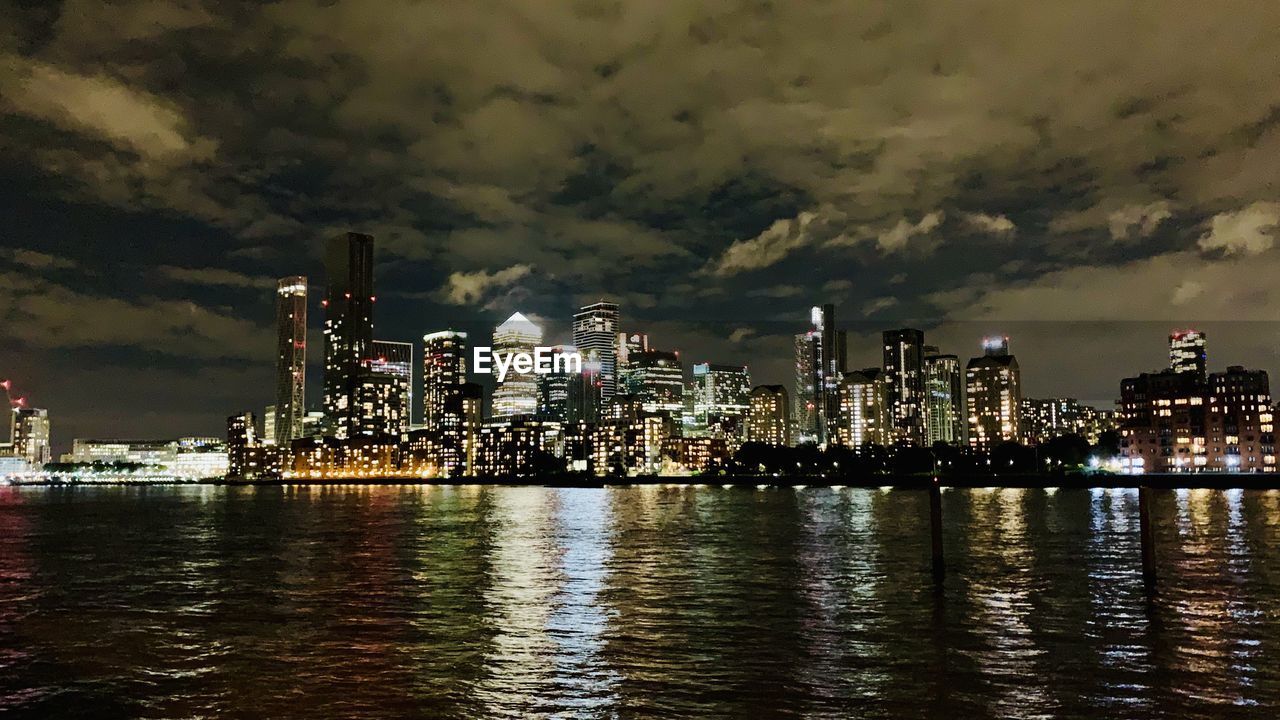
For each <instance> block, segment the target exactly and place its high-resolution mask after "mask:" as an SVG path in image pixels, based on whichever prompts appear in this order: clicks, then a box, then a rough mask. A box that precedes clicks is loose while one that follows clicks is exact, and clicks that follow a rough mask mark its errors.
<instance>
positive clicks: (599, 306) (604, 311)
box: [573, 301, 618, 402]
mask: <svg viewBox="0 0 1280 720" xmlns="http://www.w3.org/2000/svg"><path fill="white" fill-rule="evenodd" d="M617 337H618V306H617V304H615V303H611V302H604V301H601V302H598V303H593V304H591V305H584V306H583V307H582V309H581V310H579V311H578V312H576V313H574V316H573V344H574V345H576V346H577V348H578V350H579V352H581V353H582V354H583V355H587V354H588V353H591V352H594V353H595V355H596V357H597V358H598V359H599V361H600V382H601V397H602V398H603V399H604V400H605V401H606V402H607V401H608V400H609V398H612V397H613V395H614V393H616V392H617V390H618V345H617Z"/></svg>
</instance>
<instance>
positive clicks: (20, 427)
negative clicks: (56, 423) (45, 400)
mask: <svg viewBox="0 0 1280 720" xmlns="http://www.w3.org/2000/svg"><path fill="white" fill-rule="evenodd" d="M13 454H14V456H15V457H20V458H22V459H23V460H26V461H27V462H28V463H31V464H32V465H44V464H45V463H47V462H50V461H52V460H53V451H52V449H51V446H50V444H49V411H48V410H45V409H42V408H29V407H16V408H14V409H13Z"/></svg>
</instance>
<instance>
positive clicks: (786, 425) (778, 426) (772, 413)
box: [747, 385, 791, 447]
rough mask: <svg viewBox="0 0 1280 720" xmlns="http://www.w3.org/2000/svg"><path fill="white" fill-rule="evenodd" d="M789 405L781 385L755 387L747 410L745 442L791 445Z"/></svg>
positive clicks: (785, 391) (785, 392)
mask: <svg viewBox="0 0 1280 720" xmlns="http://www.w3.org/2000/svg"><path fill="white" fill-rule="evenodd" d="M790 415H791V403H790V402H788V400H787V389H786V388H785V387H783V386H782V385H757V386H756V387H755V388H753V389H752V390H751V397H750V400H749V403H748V408H747V442H757V443H763V444H765V445H774V446H781V447H785V446H789V445H790V444H791V417H790Z"/></svg>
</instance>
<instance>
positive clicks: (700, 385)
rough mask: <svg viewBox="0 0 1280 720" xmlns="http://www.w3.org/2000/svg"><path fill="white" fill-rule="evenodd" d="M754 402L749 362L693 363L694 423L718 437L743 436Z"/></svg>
mask: <svg viewBox="0 0 1280 720" xmlns="http://www.w3.org/2000/svg"><path fill="white" fill-rule="evenodd" d="M750 404H751V373H750V372H749V371H748V370H747V366H746V365H713V364H711V363H697V364H695V365H694V366H693V421H694V425H695V426H697V427H699V428H701V429H704V430H707V431H708V432H710V433H711V435H713V436H716V437H722V436H723V437H728V436H733V437H740V436H741V435H742V434H743V433H744V432H745V425H746V415H747V408H748V406H749V405H750Z"/></svg>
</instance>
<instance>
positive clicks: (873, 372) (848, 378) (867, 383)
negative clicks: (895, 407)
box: [836, 368, 895, 449]
mask: <svg viewBox="0 0 1280 720" xmlns="http://www.w3.org/2000/svg"><path fill="white" fill-rule="evenodd" d="M888 394H889V392H888V383H887V382H886V380H885V373H884V372H883V371H881V370H880V369H879V368H867V369H865V370H859V371H856V372H849V373H845V376H844V379H842V380H841V381H840V416H839V417H840V422H839V425H838V427H837V433H836V442H838V443H839V444H841V445H843V446H845V447H849V448H854V449H858V448H862V447H865V446H867V445H890V444H892V443H893V440H894V438H895V434H894V428H893V425H892V420H891V416H890V412H889V399H888Z"/></svg>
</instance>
